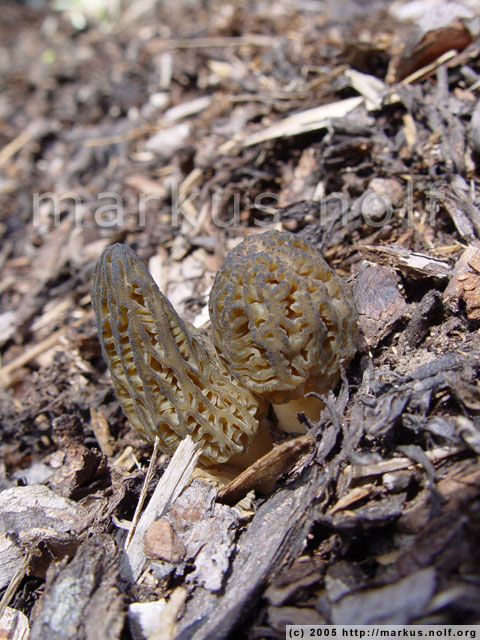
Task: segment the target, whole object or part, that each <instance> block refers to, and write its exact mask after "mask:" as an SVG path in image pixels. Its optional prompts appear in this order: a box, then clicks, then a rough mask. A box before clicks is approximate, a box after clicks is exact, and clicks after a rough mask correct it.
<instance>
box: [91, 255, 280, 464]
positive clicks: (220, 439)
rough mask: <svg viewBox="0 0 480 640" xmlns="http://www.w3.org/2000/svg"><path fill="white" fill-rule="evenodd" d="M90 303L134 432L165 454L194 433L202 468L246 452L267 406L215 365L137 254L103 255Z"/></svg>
mask: <svg viewBox="0 0 480 640" xmlns="http://www.w3.org/2000/svg"><path fill="white" fill-rule="evenodd" d="M92 303H93V307H94V310H95V314H96V320H97V327H98V332H99V336H100V342H101V345H102V351H103V356H104V358H105V361H106V362H107V365H108V367H109V369H110V373H111V376H112V380H113V383H114V385H115V390H116V393H117V397H118V400H119V402H120V404H121V406H122V408H123V410H124V412H125V414H126V415H127V417H128V418H129V420H130V422H131V423H132V424H133V426H134V427H135V428H136V429H138V430H139V431H140V432H141V433H142V434H143V435H144V436H145V437H146V438H147V439H150V440H152V439H153V438H154V437H155V436H158V437H159V439H160V448H161V449H162V450H163V451H164V452H166V453H171V452H173V451H174V449H175V448H176V447H177V445H178V443H179V442H180V440H181V439H182V438H184V437H185V436H186V435H187V434H190V435H191V436H192V438H193V440H194V441H196V442H197V443H198V444H199V445H200V446H201V447H202V457H201V460H203V462H210V463H223V462H226V461H227V460H229V459H230V458H231V457H232V456H235V455H237V454H241V453H242V452H244V451H245V450H246V449H248V447H249V444H250V443H251V442H252V439H253V437H254V434H255V432H256V431H257V428H258V419H259V418H260V416H261V412H262V403H261V402H259V400H258V398H256V397H255V396H254V395H253V394H252V393H251V392H250V391H249V390H248V389H244V388H242V387H240V386H239V385H238V383H237V381H236V380H235V379H234V378H233V377H232V375H231V374H230V372H229V371H228V369H227V367H226V366H224V364H223V363H221V362H216V363H213V362H212V361H211V358H210V357H209V356H208V355H207V352H206V350H205V348H204V347H203V346H202V344H201V343H200V341H199V339H198V338H196V337H194V336H192V335H191V334H190V332H189V330H188V329H187V327H186V326H185V324H184V323H183V322H182V320H181V319H180V317H179V316H178V314H177V313H176V311H175V310H174V308H173V306H172V305H171V304H170V302H169V301H168V300H167V298H166V297H165V296H164V295H162V293H161V292H160V290H159V289H158V287H157V285H156V284H155V282H154V280H153V278H152V276H151V275H150V274H149V273H148V271H147V269H146V267H145V266H144V265H143V263H142V262H141V261H140V260H139V258H138V256H137V255H136V254H135V253H134V252H133V251H132V250H131V249H129V248H128V247H126V246H124V245H120V244H116V245H113V246H110V247H108V248H107V249H106V251H105V252H104V253H103V255H102V256H101V258H100V260H99V261H98V263H97V267H96V271H95V280H94V285H93V289H92ZM268 447H269V445H268V444H267V445H266V446H265V447H263V450H259V451H258V453H257V457H258V456H259V455H262V454H263V453H265V450H266V449H268Z"/></svg>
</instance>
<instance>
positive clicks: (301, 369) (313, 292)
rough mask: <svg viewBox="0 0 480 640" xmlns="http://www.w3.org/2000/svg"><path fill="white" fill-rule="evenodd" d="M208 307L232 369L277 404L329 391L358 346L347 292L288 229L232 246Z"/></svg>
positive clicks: (215, 334)
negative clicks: (311, 392)
mask: <svg viewBox="0 0 480 640" xmlns="http://www.w3.org/2000/svg"><path fill="white" fill-rule="evenodd" d="M209 310H210V318H211V322H212V331H213V341H214V343H215V346H216V348H217V350H218V352H219V353H220V354H221V355H222V356H223V358H224V359H225V361H226V362H227V363H228V366H229V367H230V369H231V371H232V373H233V374H234V376H235V377H236V378H237V379H238V380H239V381H240V383H241V384H242V385H243V386H245V387H247V388H248V389H250V390H251V391H253V392H254V393H256V394H260V395H261V396H262V397H264V398H265V399H267V400H269V401H270V402H272V403H273V404H275V405H276V404H281V403H286V402H289V401H291V400H294V399H296V398H301V397H303V396H304V395H305V394H306V393H308V392H310V391H316V392H319V393H322V392H325V391H326V390H327V389H329V388H330V387H332V386H333V385H334V384H335V383H336V382H337V381H338V378H339V375H340V366H341V365H344V366H346V365H347V364H348V363H349V362H350V360H351V359H352V357H353V355H354V354H355V351H356V340H357V333H358V330H357V312H356V309H355V305H354V302H353V299H352V296H351V294H350V292H349V291H348V289H347V288H346V286H345V285H344V283H343V282H342V281H341V280H340V278H339V277H338V276H337V275H336V274H335V273H334V271H333V270H332V269H331V268H330V267H329V266H328V265H327V263H326V262H325V260H324V259H323V258H322V257H321V255H320V254H319V253H318V252H317V251H316V249H314V247H312V246H311V245H309V244H307V243H306V242H305V241H304V240H302V239H301V238H299V237H298V236H295V235H294V234H292V233H289V232H279V231H267V232H266V233H262V234H259V235H252V236H249V237H247V238H246V239H245V240H244V241H243V242H242V243H241V244H240V245H238V246H237V247H236V248H235V249H233V250H232V251H231V252H230V253H229V254H228V256H227V257H226V259H225V261H224V263H223V264H222V266H221V267H220V269H219V271H218V273H217V275H216V277H215V281H214V283H213V287H212V291H211V294H210V305H209ZM297 410H301V408H297Z"/></svg>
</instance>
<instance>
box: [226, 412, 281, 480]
mask: <svg viewBox="0 0 480 640" xmlns="http://www.w3.org/2000/svg"><path fill="white" fill-rule="evenodd" d="M271 424H272V423H271V421H270V420H268V419H267V418H263V419H262V420H261V421H260V425H259V427H258V430H257V432H256V434H255V435H254V437H253V440H252V443H251V444H250V446H249V447H248V449H247V450H246V451H244V452H243V453H238V454H237V455H236V456H232V457H231V458H230V460H229V461H228V465H229V467H230V466H231V467H235V468H236V469H238V471H239V472H240V471H244V470H245V469H247V467H249V466H250V465H252V464H253V463H254V462H256V461H257V460H258V459H259V458H261V457H262V456H264V455H265V454H266V453H268V452H269V451H271V450H272V449H273V440H272V436H271V435H270V427H271Z"/></svg>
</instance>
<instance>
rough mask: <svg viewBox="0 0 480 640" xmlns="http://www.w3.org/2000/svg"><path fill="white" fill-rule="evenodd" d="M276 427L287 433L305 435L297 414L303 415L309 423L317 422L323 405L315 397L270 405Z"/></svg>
mask: <svg viewBox="0 0 480 640" xmlns="http://www.w3.org/2000/svg"><path fill="white" fill-rule="evenodd" d="M272 407H273V410H274V411H275V415H276V416H277V420H278V426H279V427H280V429H282V431H286V432H287V433H307V429H306V427H305V426H304V425H303V424H302V423H301V422H300V421H299V420H298V418H297V413H304V414H305V415H306V416H307V418H309V420H310V421H311V422H318V421H319V420H320V414H321V413H322V411H323V409H325V403H324V402H323V401H322V400H320V398H318V397H317V396H314V395H312V396H308V397H306V398H305V397H304V398H297V399H296V400H290V402H285V403H284V404H272Z"/></svg>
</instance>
